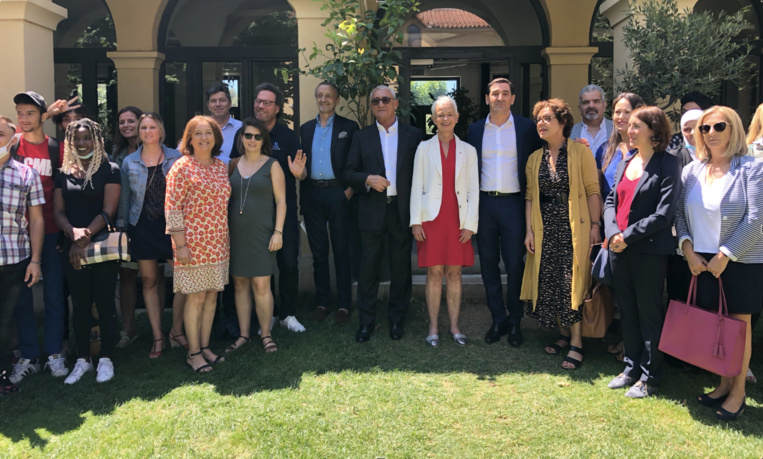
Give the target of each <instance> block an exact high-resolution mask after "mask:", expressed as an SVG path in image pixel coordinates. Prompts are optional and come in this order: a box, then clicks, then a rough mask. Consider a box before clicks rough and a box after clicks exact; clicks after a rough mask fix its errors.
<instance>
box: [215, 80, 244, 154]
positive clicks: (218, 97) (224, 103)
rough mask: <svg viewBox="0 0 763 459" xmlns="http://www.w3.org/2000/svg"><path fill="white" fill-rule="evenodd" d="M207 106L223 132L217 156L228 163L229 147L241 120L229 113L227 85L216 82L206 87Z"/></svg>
mask: <svg viewBox="0 0 763 459" xmlns="http://www.w3.org/2000/svg"><path fill="white" fill-rule="evenodd" d="M207 108H208V109H209V113H210V114H211V116H212V119H213V120H215V122H216V123H217V125H218V126H219V127H220V130H221V131H222V133H223V147H222V153H220V156H219V158H220V159H222V160H223V161H224V162H225V164H228V162H229V161H230V152H231V148H233V145H234V144H235V143H236V132H238V130H239V128H241V121H239V120H237V119H235V118H233V117H232V116H231V114H230V108H231V97H230V90H229V89H228V85H226V84H221V83H220V84H217V83H216V84H213V85H212V86H211V87H210V88H209V89H207Z"/></svg>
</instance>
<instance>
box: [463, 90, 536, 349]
mask: <svg viewBox="0 0 763 459" xmlns="http://www.w3.org/2000/svg"><path fill="white" fill-rule="evenodd" d="M487 92H488V94H487V95H486V96H485V103H486V104H487V105H488V106H489V107H490V114H489V115H488V117H487V118H485V119H483V120H479V121H477V122H476V123H473V124H472V125H471V126H469V134H468V136H467V142H469V143H470V144H471V145H472V146H473V147H474V148H475V149H476V150H477V156H478V158H479V165H480V166H479V167H480V206H479V207H480V209H479V231H478V232H477V248H478V250H479V256H480V272H481V274H482V283H483V285H484V286H485V296H486V297H487V306H488V308H489V309H490V314H491V316H492V319H493V325H492V326H491V327H490V329H489V330H488V331H487V333H486V334H485V342H486V343H488V344H492V343H495V342H497V341H499V340H500V339H501V336H502V335H506V334H508V335H509V336H508V342H509V344H510V345H512V346H514V347H517V346H520V345H521V344H522V341H523V338H522V330H521V328H520V326H519V323H520V321H521V319H522V314H523V313H522V302H521V301H520V300H519V294H520V290H521V288H522V274H523V272H524V255H525V248H524V245H523V243H524V238H525V201H524V195H525V188H526V184H527V179H526V176H525V166H526V165H527V158H529V157H530V154H531V153H532V152H533V151H535V150H537V149H538V148H541V147H542V146H543V142H541V140H540V137H538V133H537V131H536V129H535V123H533V122H532V121H531V120H530V119H528V118H524V117H522V116H515V115H513V114H512V113H511V106H512V105H513V104H514V94H515V93H514V85H513V83H512V82H511V81H509V80H507V79H505V78H496V79H495V80H493V81H491V82H490V83H489V84H488V87H487ZM501 259H503V264H504V266H505V267H506V302H505V303H504V299H503V286H502V284H501V269H500V266H499V265H500V262H501Z"/></svg>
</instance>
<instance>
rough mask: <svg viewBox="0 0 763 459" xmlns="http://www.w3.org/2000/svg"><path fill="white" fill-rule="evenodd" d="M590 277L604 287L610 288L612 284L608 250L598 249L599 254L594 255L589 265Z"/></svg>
mask: <svg viewBox="0 0 763 459" xmlns="http://www.w3.org/2000/svg"><path fill="white" fill-rule="evenodd" d="M591 276H592V277H593V278H594V279H596V280H597V281H599V282H601V283H602V284H604V285H608V286H610V287H611V286H612V285H613V284H614V279H613V277H612V265H611V264H610V261H609V249H608V248H604V247H602V248H600V249H599V253H597V254H596V258H595V259H594V260H593V264H592V265H591Z"/></svg>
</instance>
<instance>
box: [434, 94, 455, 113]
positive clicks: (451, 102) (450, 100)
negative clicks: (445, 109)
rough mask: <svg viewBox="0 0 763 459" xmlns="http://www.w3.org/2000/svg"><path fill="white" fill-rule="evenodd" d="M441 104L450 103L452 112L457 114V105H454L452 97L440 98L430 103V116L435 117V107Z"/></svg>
mask: <svg viewBox="0 0 763 459" xmlns="http://www.w3.org/2000/svg"><path fill="white" fill-rule="evenodd" d="M443 103H450V104H451V105H452V106H453V110H455V111H456V113H458V105H456V101H455V100H454V99H453V98H452V97H450V96H440V97H438V98H437V99H435V101H434V103H432V116H436V113H435V110H437V106H438V105H440V104H443Z"/></svg>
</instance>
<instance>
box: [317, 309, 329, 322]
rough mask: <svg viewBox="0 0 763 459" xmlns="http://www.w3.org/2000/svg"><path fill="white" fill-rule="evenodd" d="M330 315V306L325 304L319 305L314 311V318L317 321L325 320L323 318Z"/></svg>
mask: <svg viewBox="0 0 763 459" xmlns="http://www.w3.org/2000/svg"><path fill="white" fill-rule="evenodd" d="M327 315H329V308H327V307H325V306H318V307H317V308H315V311H314V312H313V320H314V321H316V322H323V319H325V318H326V316H327Z"/></svg>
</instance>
